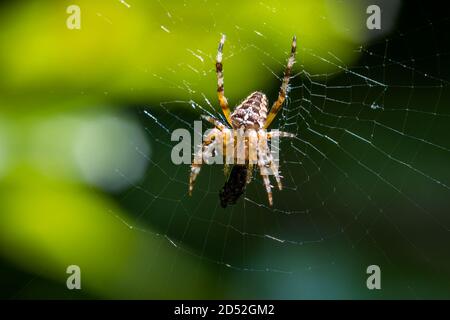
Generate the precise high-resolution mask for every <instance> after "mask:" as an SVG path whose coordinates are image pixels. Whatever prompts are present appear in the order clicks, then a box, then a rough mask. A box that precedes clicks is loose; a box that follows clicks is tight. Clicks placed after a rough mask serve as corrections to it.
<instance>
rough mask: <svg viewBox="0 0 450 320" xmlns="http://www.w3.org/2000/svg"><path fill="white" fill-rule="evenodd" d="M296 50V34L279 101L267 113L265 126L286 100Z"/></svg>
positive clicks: (265, 126)
mask: <svg viewBox="0 0 450 320" xmlns="http://www.w3.org/2000/svg"><path fill="white" fill-rule="evenodd" d="M296 51H297V37H295V36H294V38H293V39H292V46H291V55H290V56H289V59H288V62H287V65H286V70H285V71H284V77H283V81H282V83H281V87H280V93H279V94H278V99H277V101H275V103H274V104H273V105H272V108H271V109H270V112H269V114H268V115H267V119H266V123H265V124H264V128H268V127H269V126H270V124H271V123H272V121H273V120H274V119H275V116H276V115H277V113H278V111H280V109H281V106H282V105H283V102H284V100H285V99H286V92H287V89H288V84H289V79H290V77H291V71H292V66H293V65H294V63H295V53H296Z"/></svg>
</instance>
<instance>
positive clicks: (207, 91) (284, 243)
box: [118, 19, 450, 298]
mask: <svg viewBox="0 0 450 320" xmlns="http://www.w3.org/2000/svg"><path fill="white" fill-rule="evenodd" d="M448 24H449V23H448V19H440V20H436V21H434V20H433V21H432V20H426V21H420V23H417V24H416V26H414V27H411V28H409V29H408V30H406V31H402V32H400V31H397V32H392V33H391V34H389V35H388V36H387V37H383V38H381V39H378V40H376V41H374V42H371V43H370V44H365V45H361V46H355V48H354V52H355V54H357V55H358V59H357V61H355V62H354V63H352V64H351V65H346V64H345V63H344V62H343V60H342V59H340V57H339V56H338V55H337V54H335V53H333V52H331V51H330V52H328V53H326V54H323V53H318V52H316V51H315V50H312V49H310V48H307V47H302V46H301V44H300V45H299V53H298V62H297V63H296V65H295V70H296V73H295V74H294V75H293V77H292V79H291V84H290V91H289V97H288V100H287V103H286V104H285V106H284V107H283V109H282V111H281V112H280V115H279V116H278V120H277V121H276V122H275V123H274V125H273V126H272V128H279V129H280V130H282V131H286V132H291V133H295V134H296V138H294V139H284V140H282V143H281V146H280V170H281V174H282V175H283V177H284V179H283V186H284V188H283V190H282V191H277V190H275V189H274V206H273V207H269V206H268V203H267V195H266V193H265V189H264V186H263V184H262V180H261V179H260V178H259V176H258V174H257V173H256V174H254V177H253V181H252V183H251V184H249V185H248V187H247V190H246V193H245V194H244V196H243V197H242V198H241V199H240V200H239V201H238V203H237V204H236V205H234V206H231V207H229V208H227V209H222V208H221V207H220V204H219V197H218V193H219V190H220V189H221V187H222V186H223V184H224V182H225V177H224V175H223V172H222V167H221V166H208V165H203V166H202V169H201V172H200V175H199V176H198V178H197V183H196V186H195V189H194V193H193V196H192V197H189V196H188V193H187V190H188V179H189V166H188V165H174V164H172V161H171V158H170V155H171V150H172V148H173V146H174V145H175V144H176V142H172V141H171V140H170V136H171V133H172V132H173V130H175V129H177V128H186V129H188V130H189V131H190V132H193V122H194V120H199V119H200V115H202V114H207V115H211V116H214V117H216V118H218V119H221V120H222V121H223V122H225V120H224V118H223V116H222V114H221V113H220V111H219V108H218V104H217V102H216V101H215V100H212V99H211V98H208V97H211V96H213V95H212V94H214V88H215V83H212V84H211V86H210V87H208V88H203V87H198V86H197V85H196V84H195V83H190V82H187V81H186V80H183V79H178V80H176V79H174V78H171V79H168V78H165V77H163V76H161V75H157V74H155V76H156V77H158V78H159V79H160V80H161V84H162V85H165V86H171V87H174V88H178V89H181V90H183V91H185V93H186V94H188V95H189V96H190V97H191V99H187V100H173V101H163V102H161V103H159V104H157V105H147V106H145V107H144V108H142V109H141V110H140V111H139V115H140V119H141V120H142V123H143V126H144V127H145V130H146V132H147V134H148V138H149V141H150V142H151V144H152V146H153V150H154V151H153V154H152V156H151V157H150V158H147V160H148V162H149V164H150V166H149V170H148V175H147V177H146V179H144V181H142V182H141V183H140V184H134V185H133V187H132V188H131V190H129V191H128V192H127V193H126V194H124V195H123V196H121V198H120V201H121V203H123V205H124V206H126V207H127V208H129V211H131V212H133V214H134V216H133V217H130V219H129V220H128V221H126V222H125V221H124V223H125V224H126V225H127V226H129V227H130V228H134V229H135V230H136V232H145V233H150V234H152V235H155V236H157V237H161V238H164V239H165V240H166V244H167V246H171V247H173V248H174V249H176V250H178V251H179V254H180V255H189V256H192V257H193V258H194V259H196V260H197V261H199V263H200V264H202V265H205V266H207V267H208V268H210V269H211V270H213V271H214V272H215V273H216V274H217V282H218V284H219V285H220V286H221V288H224V287H225V288H226V289H225V290H229V291H230V293H229V294H228V296H230V297H265V298H270V297H272V298H299V297H319V296H320V297H355V296H356V297H371V295H370V294H371V293H370V292H369V291H368V290H367V288H366V282H365V281H366V277H367V274H366V268H367V266H369V265H371V264H377V265H380V267H381V269H382V272H383V275H384V274H385V275H386V276H385V277H386V278H383V279H386V280H383V288H388V289H386V290H385V291H383V292H384V293H383V294H384V296H385V297H398V296H402V297H423V296H426V295H427V294H429V293H430V291H432V292H433V294H434V295H436V296H446V297H448V296H449V291H448V284H449V281H448V279H449V278H450V277H449V275H450V271H449V270H450V257H449V255H448V249H447V248H446V243H448V241H449V240H450V239H449V230H450V229H449V228H450V218H449V215H448V212H447V211H448V210H447V209H448V197H449V196H450V174H449V171H448V169H447V168H446V165H447V163H448V161H449V160H450V143H449V142H448V139H447V137H448V136H449V128H450V126H449V123H450V112H449V109H448V103H449V101H450V96H449V90H448V87H449V81H448V80H447V79H448V73H445V72H446V71H445V70H448V68H449V56H448V51H447V50H446V49H445V48H444V47H443V45H444V38H443V37H444V33H445V32H446V30H448ZM274 32H276V31H274ZM218 34H219V33H218ZM232 37H235V38H236V39H238V40H236V41H234V45H230V46H229V47H227V48H226V49H225V53H224V64H225V67H224V68H225V69H224V70H225V92H226V95H227V97H228V99H229V101H230V105H237V104H238V103H239V99H243V98H244V97H235V96H233V93H232V92H231V91H230V90H228V91H227V83H230V82H231V81H233V79H230V77H231V76H229V75H228V74H227V66H229V65H230V64H232V63H233V59H234V58H236V57H238V56H239V55H243V54H250V55H253V56H255V60H254V63H256V64H257V65H258V66H259V67H260V68H262V69H264V70H265V74H267V76H268V77H271V79H270V80H271V83H275V84H276V85H274V86H273V88H272V89H271V91H270V92H266V93H267V94H268V96H269V100H270V101H274V100H275V99H276V94H277V86H278V85H279V84H280V82H281V76H282V74H281V73H282V70H283V69H284V64H285V61H283V60H278V59H277V58H275V57H274V56H273V52H275V51H277V50H287V49H288V46H287V45H286V44H285V43H278V42H273V41H272V40H271V39H265V41H266V42H267V43H265V46H264V48H262V47H261V46H260V45H258V43H259V42H258V41H251V40H252V39H258V40H259V39H260V38H261V33H259V34H258V33H256V32H255V33H254V35H253V36H252V37H251V38H250V39H251V40H250V41H247V38H246V39H245V40H244V39H242V38H241V37H240V30H236V33H235V34H233V35H229V38H230V39H231V38H232ZM418 39H420V42H418ZM267 47H269V48H271V49H273V50H267V49H266V48H267ZM281 48H284V49H281ZM192 54H193V55H197V53H196V52H194V51H192ZM214 56H215V51H214V49H213V48H212V49H211V52H210V53H208V54H205V55H204V56H203V57H202V59H205V60H206V61H205V62H211V63H205V64H204V69H203V70H197V71H199V72H198V76H199V77H208V78H211V79H212V77H211V76H212V75H213V74H214V70H213V61H214ZM304 59H308V60H309V61H317V63H321V64H325V65H328V66H330V67H331V68H330V69H332V70H334V71H332V72H325V73H321V72H313V71H308V67H307V66H305V65H303V63H302V61H303V60H304ZM272 65H278V66H279V67H278V68H277V69H276V70H275V69H274V68H273V67H269V66H272ZM183 67H188V66H183ZM211 92H212V94H211ZM249 92H251V89H249ZM209 127H210V125H208V124H206V123H204V124H203V128H204V129H206V128H209ZM136 152H138V153H139V149H137V150H136ZM142 156H143V157H147V156H145V155H144V154H143V153H142ZM118 174H120V175H121V176H122V178H123V179H127V176H126V175H124V174H122V173H120V172H118ZM142 199H145V201H144V202H145V203H146V205H145V206H142V202H143V201H142ZM143 226H144V227H143ZM170 267H171V268H172V270H173V271H172V272H182V266H177V262H176V261H175V262H174V263H173V265H172V266H170Z"/></svg>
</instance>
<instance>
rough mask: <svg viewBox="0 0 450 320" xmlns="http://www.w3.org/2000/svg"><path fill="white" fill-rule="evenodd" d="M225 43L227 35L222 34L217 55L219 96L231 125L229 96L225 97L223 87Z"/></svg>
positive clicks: (223, 110) (221, 105)
mask: <svg viewBox="0 0 450 320" xmlns="http://www.w3.org/2000/svg"><path fill="white" fill-rule="evenodd" d="M224 43H225V35H224V34H223V35H222V38H221V39H220V43H219V48H218V49H217V57H216V74H217V96H218V98H219V104H220V107H221V108H222V112H223V114H224V115H225V118H226V119H227V121H228V123H229V124H230V125H231V117H230V108H229V106H228V101H227V98H226V97H225V93H224V89H223V65H222V57H223V53H222V51H223V45H224Z"/></svg>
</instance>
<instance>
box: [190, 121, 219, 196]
mask: <svg viewBox="0 0 450 320" xmlns="http://www.w3.org/2000/svg"><path fill="white" fill-rule="evenodd" d="M218 131H219V130H217V129H213V130H211V132H210V133H209V134H208V135H207V136H206V137H205V138H204V142H203V144H202V146H201V148H199V149H198V151H197V153H196V154H195V155H194V161H193V162H192V164H191V175H190V177H189V195H190V196H191V195H192V191H193V190H194V183H195V179H197V176H198V174H199V173H200V169H201V167H202V163H203V154H204V152H205V151H206V149H207V148H208V146H209V145H210V144H212V143H213V142H214V140H213V137H214V136H216V135H217V132H218Z"/></svg>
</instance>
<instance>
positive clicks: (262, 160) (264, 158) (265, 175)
mask: <svg viewBox="0 0 450 320" xmlns="http://www.w3.org/2000/svg"><path fill="white" fill-rule="evenodd" d="M265 138H266V137H264V136H261V131H260V132H259V134H258V167H259V173H260V174H261V177H262V179H263V182H264V186H265V187H266V192H267V197H268V199H269V205H270V206H272V205H273V200H272V185H271V184H270V179H269V171H268V165H269V158H268V154H269V146H268V145H267V140H264V139H265Z"/></svg>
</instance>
